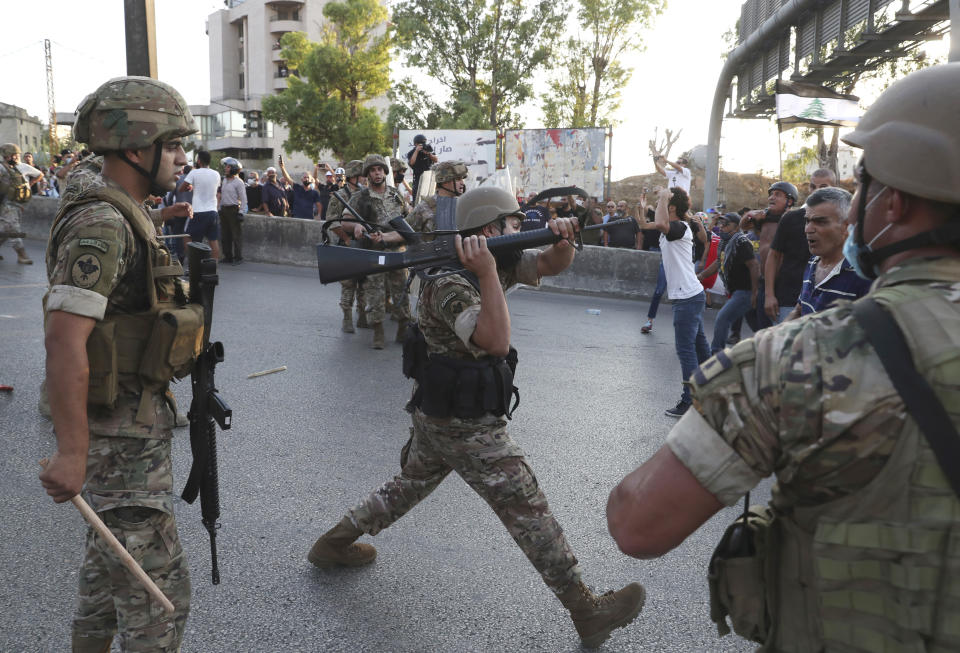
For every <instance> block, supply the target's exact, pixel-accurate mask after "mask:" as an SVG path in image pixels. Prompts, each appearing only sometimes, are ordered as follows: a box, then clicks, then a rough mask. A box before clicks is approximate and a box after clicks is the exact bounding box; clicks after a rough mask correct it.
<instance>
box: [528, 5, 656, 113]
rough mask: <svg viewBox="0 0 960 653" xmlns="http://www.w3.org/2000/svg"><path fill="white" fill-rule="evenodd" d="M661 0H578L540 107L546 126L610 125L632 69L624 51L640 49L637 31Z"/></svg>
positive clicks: (649, 17) (641, 28) (646, 23)
mask: <svg viewBox="0 0 960 653" xmlns="http://www.w3.org/2000/svg"><path fill="white" fill-rule="evenodd" d="M665 4H666V3H665V0H578V9H577V31H576V33H575V35H574V36H573V37H571V38H569V39H568V40H567V42H566V45H565V47H564V49H563V55H562V56H561V57H560V58H559V65H558V66H557V67H556V69H555V73H554V77H553V79H552V80H551V82H550V90H551V92H550V94H549V95H548V96H547V97H546V98H545V99H544V101H543V104H542V108H543V113H544V118H545V121H546V124H547V126H548V127H597V126H600V125H606V124H612V122H613V115H614V113H615V112H616V110H617V109H618V108H619V107H620V94H621V92H622V91H623V89H624V87H625V86H626V85H627V83H628V82H629V81H630V77H631V75H632V73H633V71H632V70H631V69H629V68H627V67H625V66H623V64H622V63H621V59H622V57H623V56H624V55H626V54H628V53H630V52H636V51H639V50H640V49H642V44H641V42H640V40H639V39H638V38H637V33H638V32H640V31H641V30H643V29H646V28H648V27H649V26H650V24H651V22H652V20H653V19H654V18H655V17H656V16H657V15H658V14H660V13H661V12H662V11H663V9H664V6H665Z"/></svg>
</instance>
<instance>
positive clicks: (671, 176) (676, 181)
mask: <svg viewBox="0 0 960 653" xmlns="http://www.w3.org/2000/svg"><path fill="white" fill-rule="evenodd" d="M653 165H655V166H657V172H659V173H660V174H661V175H663V176H664V177H666V178H667V188H682V189H683V190H684V192H685V193H686V194H687V195H689V194H690V178H691V177H690V168H689V167H687V166H689V165H690V162H689V161H687V157H685V156H682V157H680V158H679V159H677V161H676V163H674V162H673V161H667V157H665V156H663V155H662V154H661V155H657V156H655V157H654V158H653ZM666 166H670V168H671V169H667V168H666Z"/></svg>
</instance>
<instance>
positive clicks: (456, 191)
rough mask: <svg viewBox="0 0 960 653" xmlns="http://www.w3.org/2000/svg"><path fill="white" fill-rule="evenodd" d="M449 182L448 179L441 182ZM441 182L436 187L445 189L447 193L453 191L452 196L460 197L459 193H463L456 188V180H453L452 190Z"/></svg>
mask: <svg viewBox="0 0 960 653" xmlns="http://www.w3.org/2000/svg"><path fill="white" fill-rule="evenodd" d="M449 183H450V182H449V181H445V182H443V184H449ZM443 184H437V188H442V189H443V190H445V191H447V192H448V193H453V196H454V197H460V196H461V195H463V193H461V192H460V191H458V190H457V182H456V181H455V182H453V189H452V190H451V189H449V188H447V187H446V186H444V185H443Z"/></svg>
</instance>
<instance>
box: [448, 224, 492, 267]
mask: <svg viewBox="0 0 960 653" xmlns="http://www.w3.org/2000/svg"><path fill="white" fill-rule="evenodd" d="M453 246H454V247H455V248H456V250H457V257H458V258H459V259H460V262H461V263H463V267H465V268H467V270H469V271H470V272H473V273H474V274H475V275H477V278H482V277H484V276H486V275H488V274H494V275H495V274H496V273H497V261H496V260H495V259H494V258H493V254H491V253H490V250H489V249H487V239H486V238H484V237H483V236H468V237H466V238H463V237H462V236H460V234H457V235H456V237H455V238H454V239H453Z"/></svg>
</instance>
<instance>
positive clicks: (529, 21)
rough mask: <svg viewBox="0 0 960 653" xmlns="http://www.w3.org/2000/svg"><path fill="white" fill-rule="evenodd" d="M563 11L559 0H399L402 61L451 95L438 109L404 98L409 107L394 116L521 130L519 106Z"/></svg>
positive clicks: (396, 19) (450, 124)
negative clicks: (517, 127)
mask: <svg viewBox="0 0 960 653" xmlns="http://www.w3.org/2000/svg"><path fill="white" fill-rule="evenodd" d="M563 11H564V8H563V4H562V2H557V1H556V0H535V1H534V2H530V1H526V2H524V1H522V0H491V1H489V2H488V0H459V1H456V2H455V1H454V0H399V2H398V3H397V5H396V6H395V8H394V12H393V22H394V25H395V26H396V41H397V45H398V47H399V49H400V51H401V53H402V54H403V55H404V56H405V60H406V64H407V65H408V66H410V67H412V68H417V69H420V70H421V71H423V72H424V73H426V74H427V75H428V76H430V77H432V78H434V79H436V80H437V81H439V82H440V83H441V84H442V85H443V86H444V87H445V88H446V89H447V91H448V96H447V98H446V100H445V102H444V104H443V105H442V106H441V105H437V104H435V103H433V104H428V102H429V101H426V102H425V101H424V99H423V97H422V94H419V97H418V94H416V93H413V94H412V97H409V96H405V98H404V99H405V101H407V102H412V103H413V104H406V105H405V106H404V107H399V108H398V109H397V110H396V111H395V112H394V115H395V116H396V117H398V118H399V117H402V118H403V119H404V120H413V119H414V118H418V119H420V118H425V119H428V120H434V121H435V122H436V126H441V127H459V128H465V129H478V128H494V129H503V128H506V127H515V126H520V120H519V117H518V115H517V109H518V108H519V107H520V105H522V104H523V103H524V102H525V101H526V100H527V99H529V98H530V97H531V95H532V93H533V84H532V82H533V77H534V75H535V74H536V73H537V71H539V70H540V69H542V68H543V67H544V66H545V65H546V64H547V61H548V58H549V56H550V52H551V46H552V45H553V42H554V40H555V39H556V35H557V34H558V33H559V32H560V31H561V29H562V23H563ZM408 81H409V80H408ZM410 84H411V85H412V82H410ZM414 88H415V87H414ZM408 90H409V89H408ZM401 95H403V94H402V93H401ZM419 103H422V106H416V105H417V104H419ZM405 112H406V113H405ZM407 124H408V125H409V126H413V124H411V123H407ZM415 124H416V126H417V127H426V126H428V125H426V124H424V123H420V122H418V123H415Z"/></svg>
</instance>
